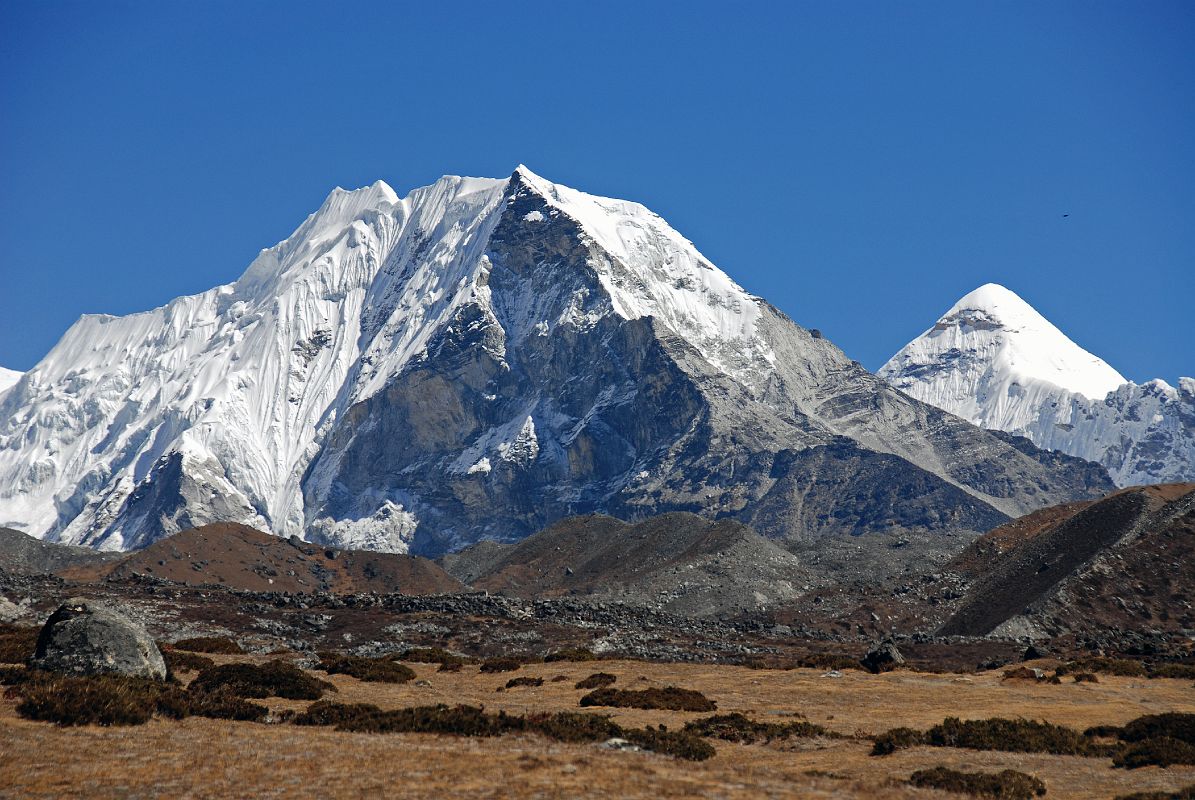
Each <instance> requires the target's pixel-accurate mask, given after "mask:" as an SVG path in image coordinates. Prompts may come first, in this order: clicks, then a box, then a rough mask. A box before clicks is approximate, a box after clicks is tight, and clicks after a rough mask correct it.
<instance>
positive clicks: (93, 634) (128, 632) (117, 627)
mask: <svg viewBox="0 0 1195 800" xmlns="http://www.w3.org/2000/svg"><path fill="white" fill-rule="evenodd" d="M29 666H31V667H34V668H36V669H44V670H48V671H50V672H63V673H68V674H73V675H100V674H115V675H130V676H134V677H141V678H157V679H164V678H165V677H166V663H165V662H164V661H163V660H162V654H161V652H159V651H158V646H157V645H156V644H154V640H153V639H152V638H150V636H149V634H148V633H147V632H146V630H145V628H143V627H142V626H141V625H139V624H138V623H136V622H134V621H133V620H131V619H129V618H128V617H125V616H124V615H122V614H120V613H118V612H116V611H115V610H113V609H111V608H109V607H107V606H105V605H101V604H96V603H94V602H90V601H88V600H85V599H83V598H74V599H72V600H68V601H67V602H65V603H63V604H62V605H61V606H60V607H59V608H58V610H57V611H55V612H54V613H53V614H52V615H51V616H50V618H49V620H47V621H46V625H45V627H44V628H42V631H41V634H40V635H39V636H38V639H37V649H36V650H35V651H34V654H33V657H32V658H31V659H30V661H29Z"/></svg>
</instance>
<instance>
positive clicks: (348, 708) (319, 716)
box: [290, 700, 382, 725]
mask: <svg viewBox="0 0 1195 800" xmlns="http://www.w3.org/2000/svg"><path fill="white" fill-rule="evenodd" d="M381 713H382V709H380V708H378V707H377V706H375V705H374V704H373V703H348V704H346V703H333V702H330V701H328V700H319V701H317V702H314V703H312V704H311V705H309V706H307V710H305V711H301V712H299V713H298V714H296V715H295V716H294V717H292V718H291V720H290V723H291V724H292V725H342V724H344V723H346V722H350V721H352V720H360V719H363V718H369V717H374V716H377V715H378V714H381Z"/></svg>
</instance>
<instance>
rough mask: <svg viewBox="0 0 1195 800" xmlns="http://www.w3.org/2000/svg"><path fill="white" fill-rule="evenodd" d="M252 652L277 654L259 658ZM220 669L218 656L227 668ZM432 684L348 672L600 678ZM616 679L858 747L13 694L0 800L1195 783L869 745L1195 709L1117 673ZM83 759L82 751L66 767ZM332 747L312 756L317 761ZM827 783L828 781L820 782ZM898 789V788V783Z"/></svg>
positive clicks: (717, 669)
mask: <svg viewBox="0 0 1195 800" xmlns="http://www.w3.org/2000/svg"><path fill="white" fill-rule="evenodd" d="M246 658H247V659H250V660H252V659H257V660H264V657H258V656H249V657H246ZM217 660H218V661H219V660H220V659H219V658H217ZM412 666H413V667H414V668H415V670H416V672H417V674H418V677H419V678H424V679H427V680H429V681H430V682H431V684H432V685H430V686H428V685H416V682H414V681H413V682H408V683H404V684H382V683H362V682H359V681H356V680H354V679H352V678H349V677H345V676H339V675H333V676H330V678H329V680H330V681H331V682H333V683H335V684H336V685H337V687H338V688H339V690H340V691H339V694H338V695H337V699H338V700H339V701H340V702H342V703H345V704H372V705H374V706H376V707H377V708H378V709H379V710H383V711H384V710H395V709H398V708H404V707H416V706H426V705H434V704H438V703H445V704H447V705H449V706H451V705H454V704H468V705H474V706H482V705H484V706H485V707H486V712H487V713H495V714H496V713H497V712H499V711H505V712H506V713H507V714H508V715H513V716H519V715H522V716H528V717H529V716H532V715H534V714H557V713H560V712H571V713H577V697H578V693H577V691H576V690H575V689H574V688H573V685H574V683H575V682H577V681H579V680H581V679H582V678H585V677H586V676H588V675H589V674H590V673H591V672H592V671H593V670H592V665H589V664H583V663H579V664H570V663H568V662H564V663H560V664H552V665H543V666H541V665H534V664H532V665H527V666H525V667H524V668H523V670H524V672H525V674H527V675H531V676H538V677H545V678H550V677H552V676H555V675H557V674H564V675H567V676H568V680H567V681H562V682H559V683H553V682H550V681H545V683H544V685H543V686H542V687H541V688H539V689H537V690H536V691H534V692H505V693H502V694H495V693H494V691H493V690H494V683H495V681H494V680H493V678H492V677H483V676H479V674H478V670H477V669H476V668H472V669H470V668H466V669H464V670H463V671H461V672H459V673H437V672H436V669H437V666H438V665H437V664H424V665H421V664H414V665H412ZM601 666H602V669H603V670H604V671H606V672H609V673H611V674H614V675H616V676H617V679H618V685H619V686H624V687H626V688H633V689H643V688H649V687H653V686H656V687H658V686H666V685H669V684H676V685H681V686H687V687H691V688H694V689H697V690H700V691H701V692H702V693H703V694H704V695H706V696H707V697H709V698H710V699H712V700H714V701H716V702H717V704H718V706H719V708H720V709H721V712H720V713H722V714H729V713H736V712H737V713H741V714H743V715H744V716H746V717H747V718H748V719H750V720H755V721H759V722H772V723H777V724H783V723H788V722H794V721H798V720H800V719H801V718H800V717H796V716H795V715H796V714H798V713H801V714H804V715H805V718H806V719H807V720H808V721H809V722H811V723H813V724H816V725H820V726H822V727H824V728H825V729H827V730H828V731H831V732H833V733H836V734H840V735H841V737H842V738H828V737H816V738H802V737H793V738H789V739H776V740H773V741H772V742H770V743H767V742H763V741H761V742H757V743H755V744H749V745H747V744H738V743H734V742H728V741H724V740H717V741H714V744H715V745H716V746H717V754H716V755H715V756H714V757H712V758H710V759H707V760H706V761H702V762H687V761H679V760H676V759H673V758H663V757H660V756H657V755H652V754H650V753H647V754H636V753H625V752H617V751H609V750H605V749H603V748H601V747H599V746H595V745H594V744H591V743H578V744H573V743H568V742H562V741H559V740H556V739H549V738H546V737H544V736H540V735H530V734H526V733H512V734H509V735H506V736H503V737H496V738H476V737H473V738H461V737H446V736H439V735H434V734H408V733H395V734H390V735H387V736H378V735H376V734H367V733H349V732H336V731H334V730H332V728H330V727H323V726H296V725H259V724H258V725H255V724H249V723H238V722H228V721H224V720H208V719H200V718H195V717H189V718H187V719H184V720H182V721H173V720H163V719H160V718H155V719H153V720H150V721H149V722H148V723H146V724H145V725H142V726H138V727H135V728H117V727H112V728H101V727H95V726H84V727H70V728H59V727H56V726H53V725H47V724H45V723H42V722H31V721H28V720H23V719H20V718H18V717H17V716H16V714H15V710H14V709H15V703H16V701H15V700H0V751H2V752H4V754H5V758H3V759H0V787H5V788H4V790H0V795H4V794H5V792H7V794H8V796H13V797H21V798H51V797H54V798H56V797H62V796H78V795H82V794H86V795H87V796H88V797H92V798H97V800H98V799H99V798H104V799H105V800H106V799H107V798H118V797H119V798H133V797H161V796H184V795H188V796H208V797H212V796H247V795H252V796H285V797H360V796H369V795H379V794H385V793H386V792H393V791H394V787H396V786H401V787H402V792H403V795H404V796H407V797H413V798H421V799H422V798H438V797H444V796H459V797H487V798H496V799H502V798H518V797H530V796H542V797H578V798H600V797H611V796H618V797H629V798H639V797H646V798H653V800H655V798H675V797H699V796H717V797H725V798H734V800H740V799H745V798H756V797H761V796H764V797H792V796H798V797H807V798H815V799H816V800H824V799H825V798H831V797H833V798H867V799H868V800H880V799H881V798H883V799H884V800H897V799H898V798H899V800H913V798H923V800H930V798H940V800H948V797H949V795H945V794H942V793H939V792H937V791H935V790H927V789H920V788H916V787H912V786H908V785H905V784H903V781H904V780H905V779H907V778H908V776H909V775H911V774H912V773H913V772H915V771H917V770H922V769H929V768H933V767H936V766H944V767H949V768H951V769H956V770H960V771H963V772H979V771H982V772H990V773H998V772H1001V771H1003V770H1005V769H1012V770H1016V771H1019V772H1024V773H1026V774H1031V775H1035V776H1037V777H1039V778H1041V779H1042V780H1043V781H1045V782H1046V784H1047V785H1048V787H1049V794H1048V795H1047V797H1048V798H1057V799H1058V800H1090V799H1092V798H1095V799H1100V800H1108V799H1109V798H1112V797H1113V796H1114V795H1122V794H1129V793H1131V792H1145V791H1163V792H1174V791H1177V790H1178V789H1180V788H1181V787H1183V786H1186V785H1189V784H1191V783H1195V768H1192V767H1186V766H1181V765H1175V766H1171V767H1169V768H1167V769H1158V768H1157V767H1150V768H1147V769H1136V770H1131V771H1130V770H1124V769H1113V768H1112V762H1111V760H1110V759H1097V758H1083V757H1075V756H1056V755H1049V754H1035V753H1010V752H1001V751H980V750H964V749H955V748H945V747H912V748H908V749H902V750H899V751H897V752H895V753H893V754H892V755H890V756H887V757H886V758H882V759H881V758H872V757H869V755H868V753H869V751H870V749H871V742H870V741H868V740H866V739H862V738H856V736H855V734H856V733H858V734H860V735H866V734H874V733H876V732H879V731H883V730H886V729H888V728H891V727H895V726H902V725H903V726H906V727H909V728H913V729H916V730H919V731H923V730H926V729H928V728H930V727H932V726H933V725H934V724H937V723H941V722H942V720H943V719H944V718H945V717H948V716H956V715H959V714H961V713H964V712H965V713H967V714H969V715H972V716H974V717H977V718H990V717H997V716H1004V717H1015V716H1024V717H1033V718H1036V719H1040V720H1044V721H1047V722H1050V723H1053V724H1056V725H1060V726H1064V727H1067V728H1071V729H1074V730H1084V729H1086V728H1089V727H1093V726H1100V725H1107V726H1114V727H1116V728H1120V727H1123V726H1125V725H1126V723H1128V722H1130V721H1131V720H1133V719H1136V718H1138V717H1141V716H1143V715H1147V714H1152V713H1157V712H1158V711H1163V710H1169V711H1177V712H1189V713H1195V695H1193V694H1192V692H1191V688H1190V682H1189V681H1185V682H1184V681H1177V680H1164V679H1163V680H1150V681H1145V680H1142V679H1140V678H1126V677H1119V676H1108V677H1101V681H1100V683H1099V684H1073V683H1070V682H1067V683H1065V684H1063V685H1061V686H1047V685H1040V684H1036V683H1021V684H1017V685H1013V684H1011V683H1003V684H1002V683H1001V681H1000V675H999V673H998V672H992V673H984V674H979V675H965V676H964V675H929V674H918V673H913V672H903V671H898V672H894V673H887V674H884V675H878V676H873V675H869V674H866V673H863V672H861V671H850V672H847V673H845V674H844V676H843V677H842V678H837V679H826V678H822V677H821V674H822V671H820V670H806V669H791V670H751V669H747V668H742V667H725V666H713V665H704V664H654V663H643V662H627V661H618V660H604V661H603V662H602V665H601ZM259 702H261V704H262V705H268V706H269V708H270V711H271V714H272V715H273V716H282V715H283V714H284V713H285V712H287V711H297V712H300V713H301V712H303V711H305V710H306V709H307V707H308V706H310V705H312V704H311V703H309V702H305V701H291V700H285V699H277V698H271V699H268V700H265V701H259ZM610 712H611V717H610V720H611V721H612V722H613V723H615V724H617V725H618V726H619V727H620V728H621V729H626V730H630V729H639V728H645V727H647V726H648V725H650V726H652V727H657V726H659V725H661V724H663V725H666V726H667V728H668V730H669V731H672V730H678V731H679V730H681V729H683V727H684V725H685V723H686V722H689V721H692V719H693V716H692V715H690V714H688V713H687V712H674V711H667V710H659V709H655V710H648V709H626V708H615V709H610ZM63 753H69V754H70V758H65V759H64V758H63V757H62V754H63ZM313 753H314V754H318V757H313V755H312V754H313ZM807 773H814V774H807ZM894 779H895V780H897V781H899V782H900V783H893V782H892V781H893V780H894Z"/></svg>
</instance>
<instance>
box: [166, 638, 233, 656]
mask: <svg viewBox="0 0 1195 800" xmlns="http://www.w3.org/2000/svg"><path fill="white" fill-rule="evenodd" d="M167 646H168V647H173V648H174V649H175V650H188V651H190V652H192V653H219V654H221V655H241V654H242V653H244V652H245V651H244V650H242V649H241V646H240V645H239V644H237V643H236V642H234V641H233V640H232V639H229V638H228V637H227V636H195V637H192V638H190V639H179V640H178V641H177V642H173V643H167Z"/></svg>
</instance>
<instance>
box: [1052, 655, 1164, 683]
mask: <svg viewBox="0 0 1195 800" xmlns="http://www.w3.org/2000/svg"><path fill="white" fill-rule="evenodd" d="M1072 672H1096V673H1099V674H1100V675H1120V676H1122V677H1126V678H1144V677H1146V676H1147V671H1146V668H1145V665H1144V664H1142V663H1141V662H1140V661H1133V660H1131V659H1127V658H1107V657H1105V656H1091V657H1089V658H1081V659H1079V660H1077V661H1068V662H1067V663H1065V664H1063V665H1062V666H1060V667H1058V674H1059V675H1068V674H1070V673H1072Z"/></svg>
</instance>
